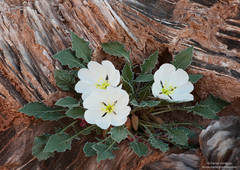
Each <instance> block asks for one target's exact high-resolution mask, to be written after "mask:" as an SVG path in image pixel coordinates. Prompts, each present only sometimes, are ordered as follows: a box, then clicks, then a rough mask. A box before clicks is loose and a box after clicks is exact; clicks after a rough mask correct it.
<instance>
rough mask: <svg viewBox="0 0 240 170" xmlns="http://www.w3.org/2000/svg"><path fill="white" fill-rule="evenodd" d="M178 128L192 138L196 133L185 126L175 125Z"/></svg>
mask: <svg viewBox="0 0 240 170" xmlns="http://www.w3.org/2000/svg"><path fill="white" fill-rule="evenodd" d="M177 128H178V129H182V130H183V131H184V132H185V133H186V134H187V136H188V137H189V138H192V137H194V136H196V133H194V132H193V131H192V130H190V129H188V128H186V127H177Z"/></svg>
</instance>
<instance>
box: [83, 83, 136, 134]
mask: <svg viewBox="0 0 240 170" xmlns="http://www.w3.org/2000/svg"><path fill="white" fill-rule="evenodd" d="M128 103H129V95H128V93H127V92H126V91H125V90H122V89H120V88H114V87H109V88H108V89H107V90H105V91H96V92H95V93H92V94H91V95H90V96H89V97H87V98H86V99H85V100H84V101H83V107H84V108H85V109H87V110H86V111H85V113H84V118H85V120H86V121H87V122H88V123H90V124H96V125H97V126H99V127H100V128H101V129H107V128H109V126H110V125H113V126H121V125H123V124H124V123H125V122H126V121H127V116H128V115H129V113H130V111H131V108H130V107H129V106H128Z"/></svg>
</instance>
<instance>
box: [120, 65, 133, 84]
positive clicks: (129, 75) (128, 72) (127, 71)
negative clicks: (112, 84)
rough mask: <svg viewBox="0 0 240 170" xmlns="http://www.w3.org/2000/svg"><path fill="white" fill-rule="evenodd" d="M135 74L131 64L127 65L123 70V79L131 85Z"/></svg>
mask: <svg viewBox="0 0 240 170" xmlns="http://www.w3.org/2000/svg"><path fill="white" fill-rule="evenodd" d="M133 74H134V73H133V71H132V68H131V66H130V64H128V63H126V64H125V66H124V67H123V70H122V77H123V78H124V80H126V81H128V82H129V83H131V82H132V81H133Z"/></svg>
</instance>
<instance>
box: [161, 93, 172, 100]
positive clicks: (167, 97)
mask: <svg viewBox="0 0 240 170" xmlns="http://www.w3.org/2000/svg"><path fill="white" fill-rule="evenodd" d="M158 97H159V98H160V99H163V100H167V101H172V100H171V98H170V97H169V96H167V95H165V94H160V95H159V96H158ZM171 97H172V96H171Z"/></svg>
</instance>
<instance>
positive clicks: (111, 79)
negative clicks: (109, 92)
mask: <svg viewBox="0 0 240 170" xmlns="http://www.w3.org/2000/svg"><path fill="white" fill-rule="evenodd" d="M87 66H88V68H81V69H80V70H79V71H78V78H79V79H80V80H79V81H78V83H77V84H76V85H75V91H76V92H77V93H82V98H83V99H86V97H87V96H88V95H90V94H91V93H92V92H93V91H96V90H97V91H99V90H100V91H101V90H106V89H107V88H108V87H117V86H118V85H119V83H120V72H119V70H116V69H115V67H114V65H113V64H112V62H110V61H107V60H105V61H102V64H99V63H97V62H95V61H90V62H89V63H88V65H87Z"/></svg>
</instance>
